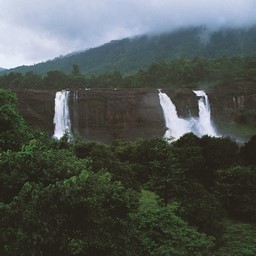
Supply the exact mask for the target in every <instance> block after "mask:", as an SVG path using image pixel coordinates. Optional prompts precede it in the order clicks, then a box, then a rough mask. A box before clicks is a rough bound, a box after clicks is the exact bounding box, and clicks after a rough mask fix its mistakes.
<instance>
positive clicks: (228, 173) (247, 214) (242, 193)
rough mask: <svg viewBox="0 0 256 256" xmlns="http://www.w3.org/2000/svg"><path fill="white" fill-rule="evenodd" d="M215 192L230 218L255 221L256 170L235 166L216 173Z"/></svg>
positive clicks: (253, 167) (252, 167)
mask: <svg viewBox="0 0 256 256" xmlns="http://www.w3.org/2000/svg"><path fill="white" fill-rule="evenodd" d="M216 176H217V177H216V179H217V180H216V192H217V193H218V197H219V198H220V200H221V202H222V204H223V205H224V207H225V209H226V210H227V211H228V213H229V214H230V216H232V217H235V218H238V219H241V220H244V221H255V220H256V197H255V195H256V187H255V184H256V168H255V166H251V167H246V166H240V165H235V166H233V167H230V168H228V169H222V170H218V171H217V172H216Z"/></svg>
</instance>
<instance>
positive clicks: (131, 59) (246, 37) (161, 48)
mask: <svg viewBox="0 0 256 256" xmlns="http://www.w3.org/2000/svg"><path fill="white" fill-rule="evenodd" d="M255 41H256V26H254V27H251V28H249V29H222V30H220V31H216V32H211V33H210V32H209V31H207V30H206V29H205V28H202V27H200V28H186V29H180V30H177V31H175V32H172V33H166V34H161V35H155V36H146V35H144V36H138V37H135V38H126V39H122V40H115V41H111V42H109V43H107V44H104V45H102V46H100V47H97V48H92V49H89V50H86V51H83V52H79V53H74V54H69V55H67V56H64V57H63V56H62V57H58V58H55V59H53V60H49V61H47V62H44V63H39V64H36V65H33V66H21V67H17V68H14V69H10V70H8V71H5V72H4V73H6V72H11V71H12V72H21V73H26V72H28V71H33V72H35V73H38V74H42V75H45V74H46V73H47V72H48V71H50V70H59V71H62V72H64V73H71V72H72V65H73V64H76V65H78V67H79V69H80V72H81V73H82V74H85V75H87V74H102V73H104V72H109V71H114V70H117V71H120V72H122V73H125V74H127V73H132V72H134V71H137V70H139V69H141V68H145V67H148V66H149V65H150V64H152V63H153V62H157V61H161V60H163V61H170V60H172V59H176V58H193V57H195V56H203V57H207V58H217V57H221V56H226V57H230V56H247V55H256V45H255Z"/></svg>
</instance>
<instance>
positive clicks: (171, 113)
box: [158, 90, 217, 140]
mask: <svg viewBox="0 0 256 256" xmlns="http://www.w3.org/2000/svg"><path fill="white" fill-rule="evenodd" d="M193 92H194V93H195V94H196V96H198V97H200V98H199V100H198V106H199V117H198V118H195V117H189V118H187V119H184V118H180V117H178V115H177V110H176V107H175V105H174V104H173V103H172V101H171V99H170V98H169V97H168V96H167V94H165V93H162V92H161V90H159V93H158V95H159V99H160V105H161V107H162V109H163V112H164V118H165V126H166V127H167V128H168V130H167V131H166V132H165V135H164V137H165V138H172V137H173V138H174V140H177V139H179V138H180V137H181V136H182V135H184V134H185V133H189V132H193V133H195V134H196V135H198V136H203V135H210V136H217V134H216V132H215V129H214V127H213V126H212V123H211V109H210V104H209V100H208V96H207V95H206V93H205V92H204V91H193Z"/></svg>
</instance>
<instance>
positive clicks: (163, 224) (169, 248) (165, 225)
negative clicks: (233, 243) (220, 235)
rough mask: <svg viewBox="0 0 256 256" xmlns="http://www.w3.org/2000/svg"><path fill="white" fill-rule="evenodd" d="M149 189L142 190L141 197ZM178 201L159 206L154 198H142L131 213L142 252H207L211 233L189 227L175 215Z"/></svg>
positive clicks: (209, 252) (175, 253) (151, 253)
mask: <svg viewBox="0 0 256 256" xmlns="http://www.w3.org/2000/svg"><path fill="white" fill-rule="evenodd" d="M147 195H148V192H147V193H146V192H145V191H144V194H143V197H145V196H147ZM177 208H178V207H177V204H176V203H172V204H168V205H167V206H164V207H159V206H158V203H157V199H156V198H155V197H152V195H151V200H150V201H149V200H146V199H145V198H142V199H141V207H140V208H139V211H138V213H137V214H135V215H134V218H135V223H136V226H137V232H138V234H137V235H138V237H139V238H140V240H141V244H142V248H143V251H142V254H141V255H161V256H164V255H165V256H167V255H174V256H175V255H177V256H178V255H210V254H211V251H212V250H213V246H214V243H213V242H214V239H213V237H207V236H206V235H204V234H201V233H199V232H198V231H196V229H195V228H192V227H190V226H189V225H188V224H187V223H186V222H185V221H184V220H182V219H181V218H180V217H178V215H177Z"/></svg>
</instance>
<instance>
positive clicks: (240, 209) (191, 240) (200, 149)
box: [0, 58, 256, 256]
mask: <svg viewBox="0 0 256 256" xmlns="http://www.w3.org/2000/svg"><path fill="white" fill-rule="evenodd" d="M253 60H254V59H253V58H252V61H253ZM243 61H244V63H247V64H248V63H249V62H248V61H245V60H244V59H243ZM231 63H232V64H234V63H235V62H234V61H232V62H231V61H230V62H229V64H230V65H231ZM239 63H240V62H239ZM158 65H160V66H162V65H163V66H164V67H168V65H167V64H157V65H156V66H158ZM169 65H172V64H169ZM234 65H235V64H234ZM152 67H154V65H153V66H152ZM75 71H78V70H76V67H74V73H73V74H71V75H70V76H65V77H66V78H67V79H70V78H72V77H73V78H74V79H75V78H77V79H78V78H79V79H80V77H81V75H80V74H79V72H78V73H76V72H75ZM144 72H147V71H144ZM138 74H139V73H138ZM138 74H137V75H138ZM152 74H154V73H152ZM15 75H16V76H17V80H16V81H22V80H24V79H26V78H28V77H29V76H32V77H34V78H38V77H37V76H35V75H34V74H31V73H30V74H26V75H24V76H22V75H17V74H9V75H6V76H4V77H2V80H1V86H2V83H3V81H4V79H7V78H11V77H12V76H15ZM236 75H237V74H236ZM62 76H63V74H62ZM243 76H245V74H243ZM63 77H64V76H63ZM49 78H53V77H51V76H50V74H48V75H47V76H46V77H45V78H43V79H38V80H37V79H36V80H34V81H41V82H43V81H44V79H49ZM82 78H83V79H84V77H82ZM13 81H14V80H13ZM31 81H32V80H31ZM57 82H58V86H59V80H57V81H56V86H57ZM53 83H54V79H53V80H52V83H51V84H53ZM30 84H31V86H32V85H33V86H35V84H34V83H33V82H31V83H30ZM6 87H12V86H6ZM68 138H69V135H68V134H66V135H64V136H63V138H62V139H60V140H55V139H53V138H51V137H49V135H47V134H45V133H44V132H42V131H40V130H31V128H29V127H28V126H27V125H26V124H25V122H24V120H23V118H22V117H21V116H20V114H19V113H18V112H17V98H16V96H15V94H14V93H13V92H11V91H10V90H8V89H3V88H2V89H0V254H1V255H3V256H7V255H8V256H12V255H28V256H29V255H47V256H51V255H54V256H57V255H97V256H101V255H102V256H107V255H109V256H110V255H111V256H112V255H113V256H115V255H116V256H119V255H127V256H128V255H131V256H133V255H138V256H139V255H141V256H147V255H148V256H156V255H157V256H170V255H172V256H185V255H189V256H193V255H194V256H200V255H206V256H210V255H213V256H214V255H215V256H227V255H243V256H253V255H255V254H256V246H255V244H256V240H255V238H256V219H255V217H256V196H255V195H256V157H255V152H256V135H255V136H252V137H251V139H250V140H249V141H248V142H246V143H245V144H244V145H238V144H237V143H236V141H234V140H233V139H231V138H229V137H218V138H216V137H210V136H207V135H206V136H203V137H201V138H198V137H196V136H195V135H194V134H192V133H188V134H185V135H184V136H183V137H181V138H180V139H179V140H177V141H175V142H173V143H171V144H170V143H169V142H168V141H166V140H164V139H162V138H154V139H151V140H145V139H139V140H136V141H133V142H130V141H115V142H113V143H112V144H100V143H96V142H94V141H85V140H83V139H82V138H81V137H79V135H76V136H75V137H74V138H73V140H72V141H69V140H68Z"/></svg>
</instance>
